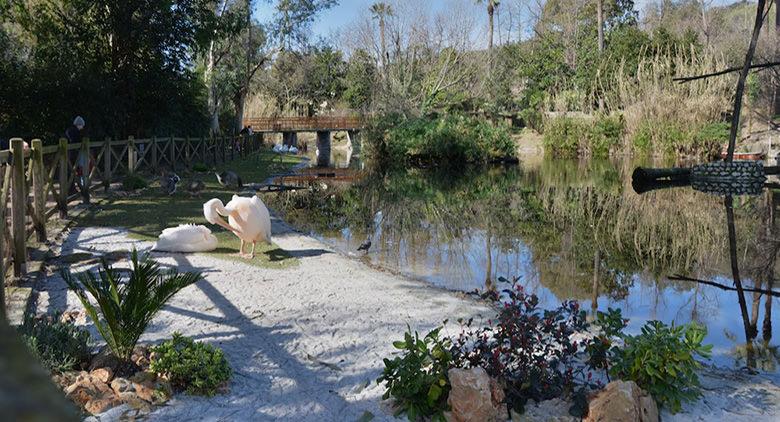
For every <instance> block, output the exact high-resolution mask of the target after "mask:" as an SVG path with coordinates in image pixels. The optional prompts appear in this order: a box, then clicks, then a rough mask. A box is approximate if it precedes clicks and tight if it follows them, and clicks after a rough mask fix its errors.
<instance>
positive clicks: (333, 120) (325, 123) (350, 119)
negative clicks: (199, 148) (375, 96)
mask: <svg viewBox="0 0 780 422" xmlns="http://www.w3.org/2000/svg"><path fill="white" fill-rule="evenodd" d="M363 125H364V121H363V118H362V117H361V116H357V115H350V116H313V117H306V116H301V117H248V118H245V119H244V126H252V131H254V132H260V133H279V132H332V131H337V130H344V131H357V130H360V129H362V128H363Z"/></svg>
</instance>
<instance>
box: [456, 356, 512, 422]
mask: <svg viewBox="0 0 780 422" xmlns="http://www.w3.org/2000/svg"><path fill="white" fill-rule="evenodd" d="M447 375H448V377H449V379H450V385H451V390H450V396H449V399H448V401H447V403H448V404H449V405H450V408H451V411H449V412H446V413H445V418H447V420H448V421H449V422H469V421H484V422H492V421H506V420H507V407H506V404H504V403H503V400H504V391H503V389H502V388H501V387H500V386H499V385H498V384H497V383H496V382H495V380H492V379H491V378H490V377H489V376H488V374H487V372H485V370H484V369H482V368H472V369H458V368H453V369H450V370H449V372H448V373H447Z"/></svg>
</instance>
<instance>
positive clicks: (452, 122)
mask: <svg viewBox="0 0 780 422" xmlns="http://www.w3.org/2000/svg"><path fill="white" fill-rule="evenodd" d="M372 127H373V128H372V129H370V130H369V131H368V132H367V139H368V140H369V143H372V144H374V145H373V146H372V147H371V149H372V153H373V154H372V155H373V156H374V157H375V158H379V159H380V160H389V162H390V163H392V164H401V165H403V164H450V165H457V164H463V163H487V162H491V161H497V160H502V159H506V158H513V157H515V156H516V146H515V143H514V141H513V140H512V139H511V137H510V136H509V130H508V128H507V127H506V126H504V125H501V124H499V125H493V124H491V123H490V122H488V121H486V120H484V119H479V118H475V117H468V116H462V115H447V116H444V117H438V118H432V117H420V118H413V119H404V118H402V117H400V116H398V115H389V116H385V117H383V118H381V119H379V120H378V121H376V122H374V123H373V125H372Z"/></svg>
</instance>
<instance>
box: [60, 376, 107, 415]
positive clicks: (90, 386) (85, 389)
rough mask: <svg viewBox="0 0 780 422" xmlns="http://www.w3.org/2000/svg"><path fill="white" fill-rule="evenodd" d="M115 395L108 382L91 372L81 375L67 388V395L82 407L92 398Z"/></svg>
mask: <svg viewBox="0 0 780 422" xmlns="http://www.w3.org/2000/svg"><path fill="white" fill-rule="evenodd" d="M113 395H114V392H113V391H112V390H111V388H109V386H108V385H107V384H106V383H104V382H103V381H101V380H100V379H98V378H96V377H93V376H91V375H89V374H87V375H80V376H79V377H78V378H77V379H76V381H75V382H74V383H73V384H71V385H70V386H68V387H67V388H66V389H65V396H66V397H67V398H69V399H70V400H72V401H73V402H75V403H76V404H78V405H79V406H82V407H84V406H85V405H86V404H87V403H88V402H89V401H91V400H94V399H103V398H107V397H111V396H113Z"/></svg>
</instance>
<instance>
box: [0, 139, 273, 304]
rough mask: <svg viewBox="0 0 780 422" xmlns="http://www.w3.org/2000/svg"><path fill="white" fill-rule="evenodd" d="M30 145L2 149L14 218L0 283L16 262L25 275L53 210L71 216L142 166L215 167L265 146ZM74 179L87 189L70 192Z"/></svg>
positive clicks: (235, 142) (5, 189)
mask: <svg viewBox="0 0 780 422" xmlns="http://www.w3.org/2000/svg"><path fill="white" fill-rule="evenodd" d="M25 147H26V145H25V144H24V142H23V141H22V140H21V139H19V138H14V139H11V149H10V150H5V151H0V175H3V179H2V188H1V189H0V204H3V206H0V221H6V222H7V221H8V219H9V218H10V222H11V224H10V227H9V224H4V229H2V230H0V257H2V259H0V283H1V284H0V285H4V282H5V275H6V269H7V268H8V265H10V264H11V263H12V264H13V269H14V276H15V277H19V276H21V275H24V274H25V272H26V263H27V260H28V259H27V247H26V244H27V241H28V239H30V237H31V236H32V235H33V234H35V235H36V237H37V240H38V241H39V242H43V241H45V240H46V237H47V234H46V221H47V220H48V219H49V218H50V217H51V216H52V215H54V214H58V215H59V218H61V219H65V218H67V217H68V206H69V204H72V203H77V201H78V199H79V198H81V202H83V203H89V201H90V192H92V191H94V190H96V189H100V188H103V189H105V190H106V191H107V190H108V189H109V186H110V184H111V182H112V181H114V180H117V178H118V177H119V176H124V175H127V174H131V173H135V172H138V171H150V172H154V173H157V172H159V171H160V170H161V169H167V170H171V171H182V170H185V169H191V168H192V165H193V164H194V163H198V162H199V163H204V164H206V165H212V166H216V165H218V164H220V163H224V162H227V161H230V160H233V159H235V158H239V157H243V156H246V155H248V154H251V153H254V152H256V151H258V150H259V149H260V148H261V147H262V135H261V134H257V135H253V136H232V137H217V138H205V137H202V138H189V137H187V138H176V137H167V138H150V139H134V138H132V137H130V138H129V139H126V140H111V139H105V140H104V141H102V142H91V141H90V140H89V139H84V141H83V142H82V143H79V144H69V143H68V142H67V141H66V140H65V139H60V141H59V144H58V145H53V146H43V144H42V142H41V140H39V139H34V140H33V141H32V142H31V144H30V148H29V150H28V149H26V148H25ZM84 154H86V155H87V156H88V157H89V159H90V166H89V171H87V172H85V173H86V174H78V173H77V161H78V157H79V155H82V156H83V155H84ZM74 183H75V184H76V186H79V187H82V186H84V187H86V188H80V189H78V192H77V193H74V194H71V192H74V191H76V190H75V189H72V187H73V186H74ZM9 200H10V204H9ZM9 252H10V253H9ZM0 293H2V289H0ZM0 299H2V296H0ZM2 303H3V302H1V301H0V304H2ZM0 308H2V307H0Z"/></svg>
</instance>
